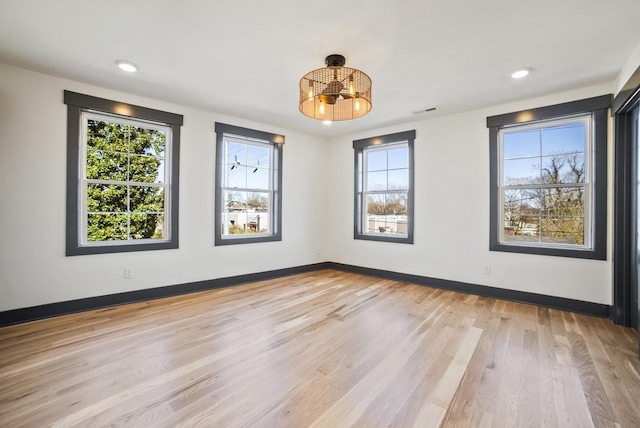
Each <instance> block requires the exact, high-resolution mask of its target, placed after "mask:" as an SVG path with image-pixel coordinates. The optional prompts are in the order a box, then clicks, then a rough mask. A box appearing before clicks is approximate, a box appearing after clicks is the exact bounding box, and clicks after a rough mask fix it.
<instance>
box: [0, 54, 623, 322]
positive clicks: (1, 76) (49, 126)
mask: <svg viewBox="0 0 640 428" xmlns="http://www.w3.org/2000/svg"><path fill="white" fill-rule="evenodd" d="M613 86H614V85H613V83H612V84H610V85H601V86H597V87H590V88H585V89H581V90H576V91H572V92H567V93H562V94H556V95H553V96H547V97H543V98H537V99H532V100H526V101H521V102H518V103H512V104H509V105H503V106H497V107H492V108H487V109H483V110H478V111H472V112H467V113H462V114H457V115H451V116H446V117H440V118H435V119H431V120H423V121H419V122H414V123H411V124H407V125H398V126H393V127H387V128H381V129H375V130H371V131H369V132H366V133H359V134H355V135H350V136H346V137H341V138H336V139H334V140H332V141H326V140H323V139H321V138H317V137H312V136H308V135H305V134H302V133H299V132H294V131H290V130H287V129H281V128H278V127H274V126H271V125H268V124H260V123H254V122H251V121H247V120H244V119H240V118H233V117H226V116H222V115H217V114H215V113H211V112H205V111H200V110H195V109H191V108H187V107H183V106H178V105H174V104H169V103H165V102H160V101H157V100H150V99H146V98H141V97H137V96H133V95H130V94H126V93H121V92H116V91H112V90H108V89H104V88H98V87H94V86H90V85H86V84H82V83H79V82H75V81H70V80H65V79H60V78H56V77H51V76H47V75H44V74H39V73H34V72H31V71H26V70H23V69H19V68H15V67H10V66H7V65H2V64H0V100H2V101H1V102H0V311H4V310H10V309H14V308H21V307H29V306H34V305H40V304H46V303H53V302H58V301H65V300H72V299H79V298H84V297H91V296H98V295H105V294H113V293H119V292H126V291H132V290H139V289H145V288H152V287H159V286H164V285H173V284H181V283H186V282H191V281H198V280H206V279H214V278H220V277H225V276H232V275H240V274H245V273H251V272H261V271H268V270H273V269H279V268H286V267H291V266H300V265H305V264H310V263H316V262H321V261H327V260H328V261H334V262H339V263H347V264H353V265H358V266H365V267H372V268H378V269H386V270H392V271H398V272H405V273H411V274H417V275H424V276H428V277H435V278H443V279H450V280H456V281H464V282H469V283H474V284H482V285H488V286H493V287H501V288H509V289H514V290H522V291H529V292H535V293H543V294H548V295H553V296H560V297H567V298H574V299H578V300H585V301H591V302H596V303H603V304H610V303H611V293H612V291H611V290H612V286H611V262H610V260H611V256H610V248H611V245H610V242H609V243H608V249H609V250H608V252H609V256H608V261H592V260H578V259H570V258H560V257H549V256H534V255H523V254H509V253H499V252H489V251H488V245H489V243H488V241H489V238H488V237H489V151H488V145H489V142H488V130H487V128H486V117H487V116H491V115H496V114H501V113H506V112H511V111H516V110H521V109H525V108H534V107H539V106H544V105H549V104H554V103H559V102H565V101H571V100H576V99H581V98H586V97H589V96H596V95H601V94H605V93H609V92H611V91H612V90H613V89H614V88H613ZM64 89H68V90H72V91H76V92H81V93H85V94H88V95H93V96H98V97H103V98H108V99H114V100H118V101H123V102H128V103H133V104H138V105H142V106H145V107H150V108H156V109H161V110H166V111H170V112H174V113H178V114H183V115H184V126H183V127H182V139H181V140H182V141H181V164H180V248H179V249H177V250H162V251H147V252H133V253H123V254H105V255H90V256H76V257H65V255H64V253H65V199H66V197H65V189H66V181H65V180H66V115H67V109H66V106H65V105H64V103H63V90H64ZM216 121H219V122H224V123H229V124H232V125H237V126H244V127H249V128H254V129H260V130H264V131H267V132H274V133H281V134H284V135H285V136H286V143H285V147H284V176H283V180H284V186H283V189H284V190H283V191H284V195H283V196H284V197H283V240H282V242H273V243H261V244H249V245H236V246H224V247H214V245H213V228H212V225H213V197H212V195H213V190H214V189H213V178H214V152H215V151H214V145H215V144H214V143H215V134H214V132H213V130H214V122H216ZM409 129H415V130H416V132H417V139H416V146H415V167H416V174H415V178H416V180H415V182H416V193H415V202H416V208H415V216H416V224H415V244H414V245H403V244H391V243H384V242H371V241H360V240H353V224H352V218H353V215H352V213H353V211H352V210H353V148H352V141H353V140H354V139H359V138H366V137H372V136H376V135H382V134H388V133H391V132H400V131H405V130H409ZM610 157H611V155H610ZM309 159H313V162H309ZM610 201H611V192H609V210H610V209H611V208H610V206H611V203H610ZM336 207H342V208H340V209H338V208H336ZM610 218H611V217H610ZM610 229H611V221H609V240H610V239H611V238H610V237H611V230H610ZM485 263H487V264H490V265H491V274H490V275H484V274H483V273H482V265H483V264H485ZM129 266H130V267H133V268H134V270H135V275H134V278H133V279H128V280H125V279H124V278H123V268H124V267H129Z"/></svg>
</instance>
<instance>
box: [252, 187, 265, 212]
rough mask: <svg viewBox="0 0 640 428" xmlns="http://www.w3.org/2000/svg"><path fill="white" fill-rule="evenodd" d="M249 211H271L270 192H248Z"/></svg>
mask: <svg viewBox="0 0 640 428" xmlns="http://www.w3.org/2000/svg"><path fill="white" fill-rule="evenodd" d="M247 211H249V212H267V211H269V193H258V192H252V193H248V194H247Z"/></svg>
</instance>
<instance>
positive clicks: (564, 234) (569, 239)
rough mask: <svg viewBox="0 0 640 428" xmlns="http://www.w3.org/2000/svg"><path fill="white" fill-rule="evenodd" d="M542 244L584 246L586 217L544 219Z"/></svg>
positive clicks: (552, 217)
mask: <svg viewBox="0 0 640 428" xmlns="http://www.w3.org/2000/svg"><path fill="white" fill-rule="evenodd" d="M542 242H548V243H554V244H571V245H583V244H584V217H577V216H576V217H568V216H544V217H542Z"/></svg>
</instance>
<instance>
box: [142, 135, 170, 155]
mask: <svg viewBox="0 0 640 428" xmlns="http://www.w3.org/2000/svg"><path fill="white" fill-rule="evenodd" d="M166 146H167V134H166V131H157V130H152V131H151V133H150V134H149V137H148V142H147V144H146V145H145V147H144V153H143V154H145V155H149V156H156V157H160V158H164V156H165V150H166V148H167V147H166Z"/></svg>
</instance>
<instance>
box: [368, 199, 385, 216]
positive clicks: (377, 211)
mask: <svg viewBox="0 0 640 428" xmlns="http://www.w3.org/2000/svg"><path fill="white" fill-rule="evenodd" d="M384 200H385V198H384V194H382V195H367V207H366V208H367V215H384V203H385V201H384Z"/></svg>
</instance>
